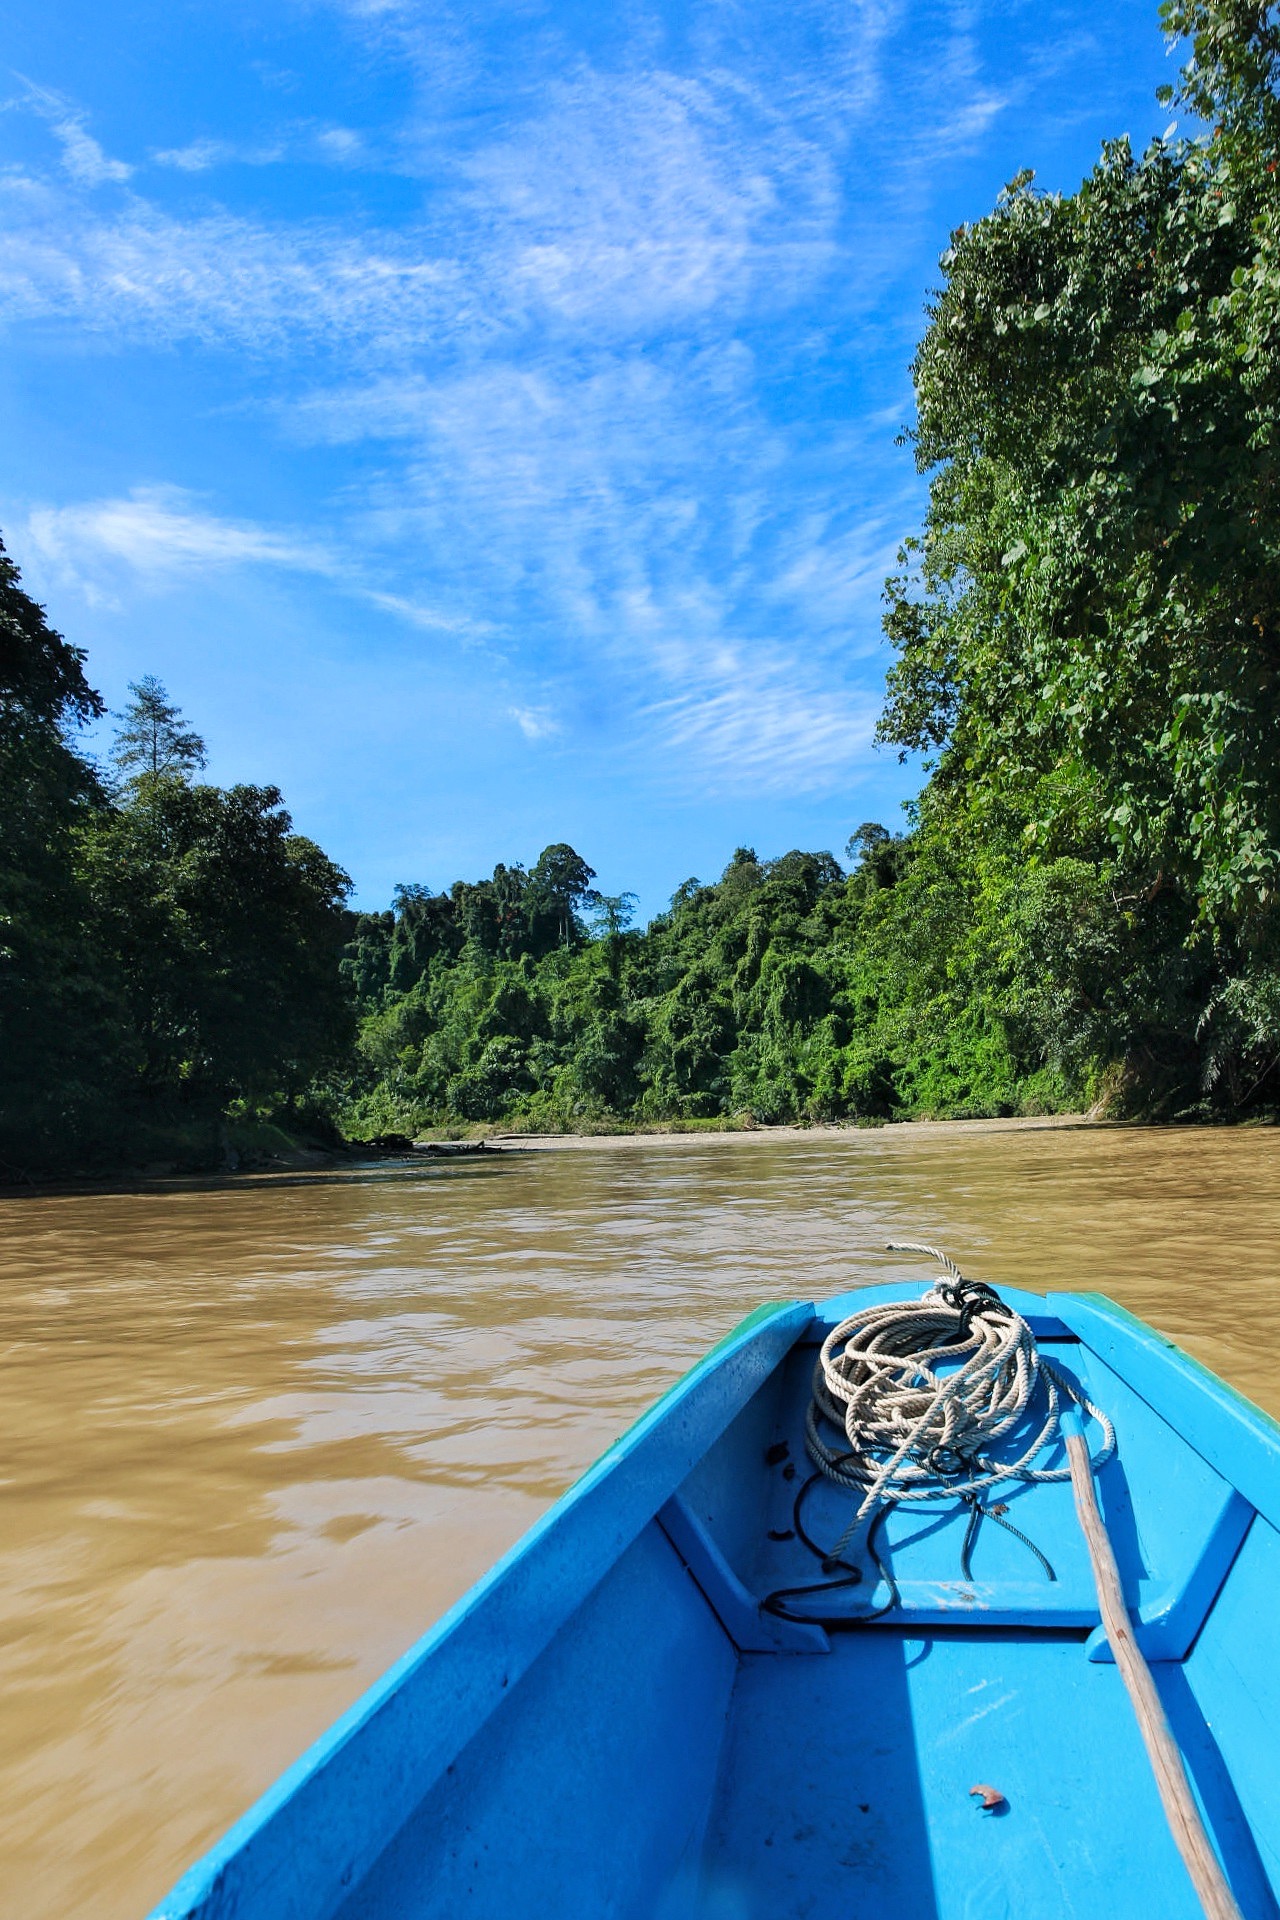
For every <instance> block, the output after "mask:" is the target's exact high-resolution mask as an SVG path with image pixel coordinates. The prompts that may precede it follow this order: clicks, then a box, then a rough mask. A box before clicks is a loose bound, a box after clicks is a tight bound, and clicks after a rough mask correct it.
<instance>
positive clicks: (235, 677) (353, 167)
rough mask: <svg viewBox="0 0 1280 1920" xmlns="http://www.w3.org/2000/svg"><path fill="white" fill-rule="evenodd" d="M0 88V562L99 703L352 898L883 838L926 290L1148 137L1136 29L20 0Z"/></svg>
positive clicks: (670, 8)
mask: <svg viewBox="0 0 1280 1920" xmlns="http://www.w3.org/2000/svg"><path fill="white" fill-rule="evenodd" d="M5 60H6V63H7V71H6V72H4V73H3V74H0V99H2V100H3V105H4V112H3V113H0V143H2V146H3V152H2V153H0V195H2V196H3V203H4V221H5V228H6V239H5V244H4V247H3V250H2V251H0V313H2V314H3V316H4V320H3V324H4V328H5V344H4V350H3V354H2V355H0V405H2V406H3V418H4V422H5V432H4V443H3V444H4V459H3V465H2V467H0V528H3V532H4V536H5V539H6V542H7V544H8V547H9V550H10V552H11V553H12V555H13V557H14V558H15V559H16V560H17V561H18V563H19V565H20V566H21V567H22V569H23V571H24V576H25V579H26V582H27V584H28V586H29V587H30V589H31V590H32V591H33V592H35V593H36V594H37V595H38V597H39V598H41V599H42V600H43V601H44V602H45V603H46V604H47V606H48V608H49V610H50V614H51V616H52V618H53V619H54V620H55V622H56V624H57V625H58V626H59V627H60V628H61V629H62V630H63V631H64V632H65V633H66V634H67V635H68V637H69V638H71V639H73V640H75V641H76V642H77V643H79V644H81V645H83V646H86V647H87V648H88V649H89V656H90V675H91V678H92V679H93V681H94V683H95V684H96V685H97V686H99V687H100V688H101V689H102V691H103V692H104V694H105V695H106V697H107V699H108V700H109V702H110V703H111V705H112V706H119V705H120V704H121V703H122V701H123V700H124V698H125V697H126V696H125V690H126V683H127V682H128V681H129V680H131V679H137V678H138V677H140V676H141V675H142V674H144V673H155V674H158V675H159V676H160V678H161V679H162V680H164V681H165V683H166V684H167V686H168V687H169V690H170V692H171V694H172V695H173V696H174V697H175V698H176V699H177V700H178V701H179V702H180V703H181V705H182V706H183V708H184V710H185V711H186V713H187V715H188V717H189V719H190V720H191V721H192V722H193V723H194V724H195V725H197V726H198V727H199V728H200V730H201V731H202V732H203V733H204V734H205V735H206V737H207V739H208V742H209V746H210V750H211V759H210V769H209V771H210V775H211V777H213V778H216V779H218V780H221V781H231V780H255V781H273V782H275V783H276V784H278V785H279V786H281V787H282V788H283V790H284V793H285V796H286V799H287V801H288V803H289V805H290V807H291V809H292V811H293V814H294V817H295V820H296V822H297V825H298V826H299V828H300V829H301V830H302V831H305V832H307V833H310V834H312V835H314V836H315V837H316V838H317V839H318V840H319V841H320V842H321V843H322V845H323V846H324V847H325V848H326V850H327V851H328V852H330V853H331V854H332V855H333V856H334V857H335V858H337V859H338V860H340V861H341V862H342V863H343V864H344V865H345V866H346V867H347V869H348V870H349V871H350V872H351V874H352V875H353V877H354V879H355V882H356V897H357V899H358V900H359V902H360V903H361V904H364V905H368V906H381V905H384V904H385V903H386V902H387V901H388V900H389V897H390V894H391V890H392V887H393V886H394V884H395V883H396V882H397V881H424V882H426V883H428V884H430V885H432V886H436V887H440V886H444V885H447V884H448V883H449V882H450V881H452V880H453V879H455V878H459V877H467V878H475V877H478V876H479V875H481V874H482V873H484V872H487V871H488V870H490V869H491V868H492V866H493V864H494V863H495V861H497V860H506V861H511V860H524V861H525V862H531V861H532V860H533V859H534V858H536V856H537V854H538V852H539V850H540V849H541V847H542V846H544V845H545V844H546V843H547V842H548V841H552V840H569V841H571V842H572V843H573V844H574V845H575V846H576V847H577V848H578V850H579V852H581V853H582V854H583V855H585V857H586V858H587V859H588V860H589V861H590V862H591V864H592V865H593V866H594V867H596V869H597V870H598V873H599V876H600V884H601V885H602V886H603V887H604V888H605V889H606V890H607V891H621V890H622V889H623V888H631V889H634V890H635V891H636V892H637V893H638V894H639V896H640V900H641V905H642V909H643V911H644V913H645V914H646V915H647V914H649V913H652V912H655V911H657V910H659V909H660V908H661V907H662V906H663V905H664V904H665V902H666V899H667V897H668V896H669V895H670V893H671V892H672V890H673V888H674V887H675V886H676V885H677V884H678V883H679V882H680V881H682V880H683V879H685V878H686V877H687V876H689V875H691V874H697V875H698V876H700V877H701V878H704V879H707V878H714V877H715V876H716V875H717V874H718V873H719V871H720V869H721V868H722V867H723V866H724V864H725V863H726V861H727V859H728V857H729V855H730V853H731V852H732V849H733V847H734V846H735V845H737V844H739V843H748V844H752V845H754V846H756V847H757V848H758V850H759V851H760V852H761V853H762V854H776V853H780V852H783V851H785V850H786V849H787V848H788V847H791V846H805V847H815V848H817V847H826V848H829V849H831V850H832V851H834V852H835V853H836V854H837V855H839V854H840V853H841V851H842V849H843V846H844V842H845V839H846V838H847V836H848V834H849V833H850V831H851V830H852V829H853V828H854V827H856V826H857V825H858V823H859V822H860V821H862V820H865V819H868V818H873V819H881V820H883V821H885V822H886V823H888V824H890V825H895V824H897V823H898V821H899V819H900V815H899V811H898V809H899V805H900V802H901V801H902V799H903V798H904V797H906V796H907V795H909V793H910V792H911V790H912V780H911V775H910V770H909V769H901V768H899V767H898V765H897V764H896V761H895V759H894V757H893V756H892V755H891V754H887V753H884V752H880V751H876V750H875V749H874V748H873V746H872V744H871V734H872V730H873V727H874V722H875V715H876V712H877V709H878V705H879V698H880V689H881V686H882V683H883V675H884V669H885V664H886V660H885V650H884V647H883V644H882V641H881V637H880V629H879V611H880V609H879V596H880V589H881V584H882V581H883V578H884V575H885V573H886V572H887V571H888V570H889V569H890V567H891V564H892V561H893V556H894V552H895V549H896V547H897V545H898V543H899V541H900V540H901V538H902V537H903V535H904V534H906V533H908V532H909V531H910V530H911V529H912V527H913V526H914V525H915V524H917V522H918V519H919V515H920V510H921V504H922V499H923V486H922V483H921V482H920V481H919V480H918V479H917V477H916V476H915V473H914V469H913V465H912V460H911V455H910V452H909V450H907V449H904V448H902V447H899V446H895V444H894V441H895V435H896V433H897V431H898V429H899V427H900V426H901V425H902V423H903V422H904V421H906V420H907V419H909V417H910V408H911V395H910V381H909V375H908V366H909V362H910V359H911V353H912V349H913V345H914V343H915V341H916V339H917V337H918V335H919V332H920V329H921V325H922V307H923V301H924V298H925V295H926V291H927V289H928V288H929V287H930V286H931V285H934V284H936V282H937V279H938V270H937V257H938V254H939V253H940V252H941V250H942V249H943V247H944V246H945V245H946V241H947V235H948V233H949V231H950V229H951V228H952V227H954V226H955V225H957V224H958V223H959V222H960V221H962V220H965V219H972V218H976V217H978V216H980V215H981V214H982V213H984V212H985V211H987V210H988V209H989V207H990V206H991V205H992V203H993V201H994V199H995V196H996V194H997V193H998V191H999V189H1000V187H1001V185H1002V184H1003V182H1004V181H1005V180H1007V179H1008V178H1009V177H1010V176H1011V175H1012V174H1013V173H1014V172H1015V171H1016V170H1017V169H1019V168H1020V167H1023V166H1033V167H1034V168H1035V169H1036V171H1037V175H1038V178H1039V181H1040V183H1041V184H1042V185H1044V186H1046V187H1050V188H1058V187H1062V188H1066V189H1068V190H1069V189H1071V188H1073V187H1074V186H1075V185H1076V184H1077V182H1078V181H1079V179H1080V177H1081V175H1082V174H1083V173H1084V172H1085V171H1086V170H1087V168H1088V167H1089V165H1090V164H1091V163H1092V161H1093V159H1094V157H1095V155H1096V153H1097V149H1098V145H1099V142H1100V141H1101V140H1102V139H1103V138H1104V137H1108V136H1111V135H1115V134H1118V133H1121V132H1128V133H1129V134H1130V135H1131V136H1132V137H1133V139H1134V140H1135V142H1136V143H1138V144H1144V143H1145V141H1146V140H1147V139H1148V138H1149V137H1150V136H1151V135H1152V134H1153V133H1158V132H1160V131H1162V130H1163V126H1164V123H1165V120H1166V115H1165V114H1164V113H1163V112H1162V111H1161V110H1160V109H1159V108H1158V107H1157V106H1156V105H1155V102H1154V98H1153V95H1154V90H1155V88H1156V86H1158V85H1159V84H1160V82H1161V81H1162V80H1165V79H1168V78H1169V77H1170V64H1171V63H1170V61H1169V60H1168V58H1167V57H1166V55H1165V50H1164V47H1163V44H1162V42H1161V39H1160V36H1159V32H1158V29H1157V22H1156V17H1155V9H1154V5H1151V4H1147V0H1142V3H1141V4H1133V3H1131V0H1119V4H1114V3H1113V4H1107V5H1101V4H1096V0H1080V4H1075V5H1069V6H1056V5H1053V4H1044V3H1043V0H1041V3H1040V4H1022V3H1021V0H1017V3H1015V4H993V3H989V0H972V3H971V4H950V3H948V0H938V3H935V0H867V3H866V4H858V3H856V0H848V3H847V4H840V5H837V4H831V3H830V0H785V3H779V0H750V4H748V3H747V0H691V3H690V4H682V5H679V6H676V5H667V6H648V5H639V4H635V5H633V4H628V3H627V0H623V4H618V5H605V4H601V3H600V0H597V4H595V5H590V6H588V5H583V4H573V3H571V0H550V3H549V4H535V3H534V0H530V3H529V4H523V3H521V0H516V3H513V4H502V0H493V4H487V5H477V6H468V7H461V8H459V7H450V6H449V5H446V4H418V3H417V0H297V3H296V4H294V3H293V0H254V3H253V4H252V5H250V4H246V3H245V0H217V4H216V5H215V4H213V3H212V0H183V3H182V4H179V3H178V0H114V3H113V0H107V3H106V4H105V5H104V4H103V0H96V4H93V5H90V4H87V3H86V0H59V5H58V6H57V7H56V8H55V7H51V6H50V5H48V3H47V0H40V4H35V0H16V3H15V4H14V5H12V6H11V8H10V10H9V12H8V16H7V26H6V34H5Z"/></svg>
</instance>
